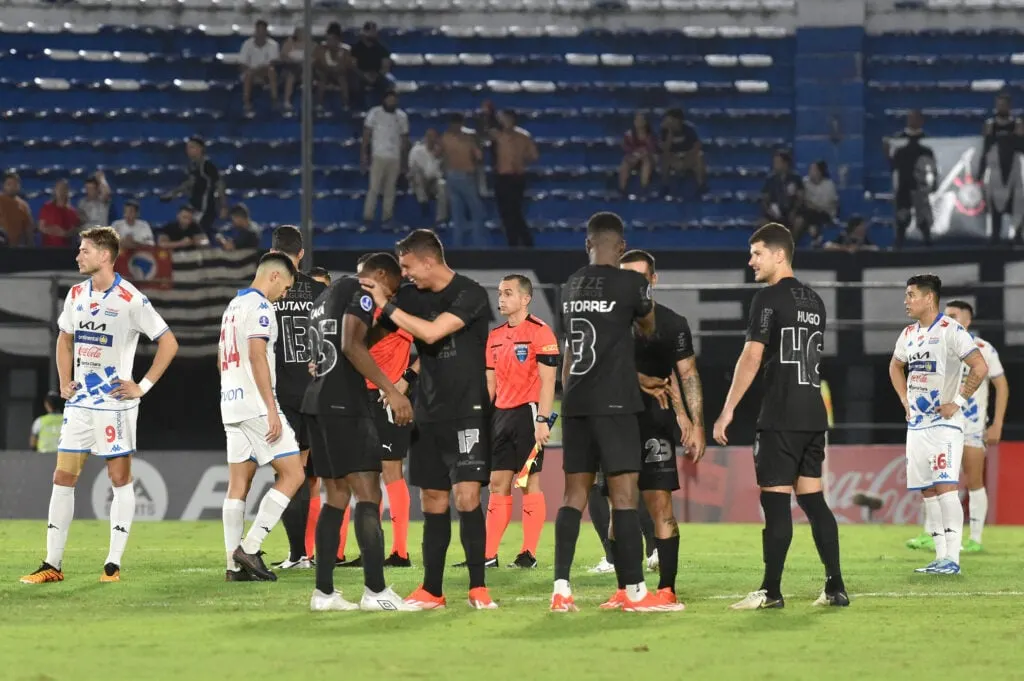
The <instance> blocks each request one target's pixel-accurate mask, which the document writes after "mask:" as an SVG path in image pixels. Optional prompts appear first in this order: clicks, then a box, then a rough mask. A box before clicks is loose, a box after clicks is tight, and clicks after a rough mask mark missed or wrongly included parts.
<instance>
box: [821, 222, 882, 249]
mask: <svg viewBox="0 0 1024 681" xmlns="http://www.w3.org/2000/svg"><path fill="white" fill-rule="evenodd" d="M825 248H826V250H830V251H846V252H847V253H856V252H857V251H877V250H878V246H876V245H874V244H873V243H871V238H870V236H869V235H868V223H867V222H866V221H865V220H864V218H862V217H861V216H859V215H853V216H851V217H850V219H849V220H848V221H847V223H846V227H845V228H844V229H843V231H842V232H840V233H839V238H837V239H836V240H835V241H829V242H827V243H826V244H825Z"/></svg>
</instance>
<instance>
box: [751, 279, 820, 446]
mask: <svg viewBox="0 0 1024 681" xmlns="http://www.w3.org/2000/svg"><path fill="white" fill-rule="evenodd" d="M824 333H825V303H824V301H822V299H821V296H819V295H818V294H817V293H816V292H815V291H814V289H812V288H811V287H809V286H807V285H806V284H802V283H801V282H800V281H798V280H797V279H795V278H794V277H786V278H785V279H782V280H781V281H779V282H777V283H775V284H773V285H772V286H767V287H765V288H763V289H761V290H760V291H758V292H757V294H756V295H755V296H754V301H753V303H752V304H751V306H750V323H749V325H748V327H747V341H756V342H758V343H762V344H763V345H764V346H765V350H764V357H763V359H762V360H761V365H762V366H763V367H764V398H763V401H762V402H761V413H760V415H759V416H758V418H757V429H758V430H778V431H790V430H793V431H807V432H823V431H825V430H826V429H827V428H828V418H827V415H826V413H825V402H824V400H822V397H821V377H820V375H819V373H818V363H819V361H820V359H821V351H822V348H823V347H824Z"/></svg>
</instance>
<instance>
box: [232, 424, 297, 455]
mask: <svg viewBox="0 0 1024 681" xmlns="http://www.w3.org/2000/svg"><path fill="white" fill-rule="evenodd" d="M278 416H280V417H281V437H279V438H278V439H277V442H267V431H268V430H270V426H269V425H268V424H267V417H266V416H257V417H256V418H251V419H246V420H245V421H241V422H239V423H225V424H224V433H225V435H227V440H228V463H245V462H246V461H255V462H256V464H257V465H259V466H265V465H267V464H268V463H270V462H271V461H273V460H274V459H280V458H282V457H285V456H291V455H292V454H298V453H299V445H298V442H296V440H295V431H293V430H292V427H291V426H290V425H289V424H288V419H286V418H285V417H284V414H278Z"/></svg>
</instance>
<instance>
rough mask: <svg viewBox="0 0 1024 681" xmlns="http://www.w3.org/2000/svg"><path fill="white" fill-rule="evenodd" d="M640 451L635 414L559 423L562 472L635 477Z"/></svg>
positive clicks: (585, 417)
mask: <svg viewBox="0 0 1024 681" xmlns="http://www.w3.org/2000/svg"><path fill="white" fill-rule="evenodd" d="M640 451H641V450H640V426H639V424H638V423H637V418H636V414H607V415H601V416H567V417H566V418H565V421H563V422H562V468H563V470H565V472H566V473H597V472H598V471H599V470H600V471H603V472H604V474H605V475H606V476H615V475H618V474H620V473H638V472H640V468H641V458H640Z"/></svg>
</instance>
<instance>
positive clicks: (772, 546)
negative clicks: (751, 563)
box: [761, 492, 793, 598]
mask: <svg viewBox="0 0 1024 681" xmlns="http://www.w3.org/2000/svg"><path fill="white" fill-rule="evenodd" d="M789 504H790V495H789V494H788V493H783V492H761V508H763V509H764V529H763V530H762V531H761V543H762V547H763V549H764V581H762V582H761V588H762V589H764V590H765V591H767V592H768V597H769V598H782V569H783V568H784V567H785V565H786V554H787V553H788V552H789V545H790V543H791V542H792V541H793V514H792V513H791V512H790V508H789Z"/></svg>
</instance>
